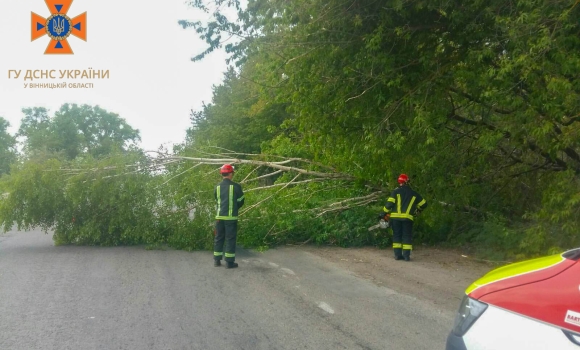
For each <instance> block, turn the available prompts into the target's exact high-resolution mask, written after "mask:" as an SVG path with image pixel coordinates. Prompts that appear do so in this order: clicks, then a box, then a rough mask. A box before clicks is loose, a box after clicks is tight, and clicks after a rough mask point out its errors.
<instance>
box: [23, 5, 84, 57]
mask: <svg viewBox="0 0 580 350" xmlns="http://www.w3.org/2000/svg"><path fill="white" fill-rule="evenodd" d="M73 1H74V0H44V2H45V3H46V6H48V10H49V11H50V16H49V17H48V18H44V17H42V16H40V15H37V14H36V13H34V12H31V13H32V28H31V29H32V40H31V41H34V40H36V39H39V38H41V37H43V36H44V35H48V36H49V37H50V42H49V43H48V47H47V48H46V51H45V52H44V54H45V55H50V54H52V55H67V54H68V55H73V54H74V53H73V50H72V48H71V47H70V45H69V43H68V40H67V39H68V37H69V36H70V35H71V34H72V35H74V36H76V37H77V38H79V39H82V40H84V41H87V13H86V12H84V13H82V14H80V15H78V16H76V17H74V18H73V19H71V18H70V17H69V16H68V14H67V13H68V10H69V8H70V6H71V5H72V2H73Z"/></svg>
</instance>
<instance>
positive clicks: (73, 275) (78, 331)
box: [0, 232, 457, 350]
mask: <svg viewBox="0 0 580 350" xmlns="http://www.w3.org/2000/svg"><path fill="white" fill-rule="evenodd" d="M237 261H238V262H239V263H240V267H239V268H238V269H232V270H227V269H225V268H224V267H219V268H218V267H213V264H212V253H211V252H184V251H173V250H168V251H160V250H153V251H147V250H145V249H144V248H142V247H115V248H99V247H75V246H64V247H55V246H54V245H53V242H52V238H51V235H46V234H43V233H41V232H22V233H16V232H10V233H8V234H6V235H4V236H0V349H2V350H9V349H23V350H32V349H55V350H56V349H58V350H65V349H74V350H91V349H119V350H121V349H136V350H145V349H162V350H169V349H171V350H177V349H188V350H189V349H204V350H207V349H219V350H227V349H247V350H255V349H268V350H274V349H292V350H294V349H317V350H319V349H332V350H334V349H377V350H385V349H397V350H400V349H413V350H420V349H429V350H432V349H444V348H445V339H446V337H447V333H448V332H449V330H450V327H451V326H452V324H453V317H454V313H455V309H446V310H442V309H441V308H440V307H439V308H438V307H435V305H433V303H430V302H427V301H424V300H421V299H419V298H415V297H413V296H409V295H403V294H400V293H397V292H395V291H394V290H392V289H390V288H388V286H386V287H380V286H377V285H375V284H373V283H372V282H370V281H368V280H366V279H362V278H358V277H356V276H354V275H353V274H351V273H349V272H348V271H346V270H343V269H341V268H339V267H337V265H335V264H332V263H330V262H328V260H325V259H322V258H321V257H318V256H316V255H314V254H311V253H308V252H307V251H304V250H300V249H279V250H271V251H268V252H266V253H264V254H262V253H253V252H248V251H239V252H238V258H237ZM393 263H398V262H395V261H393ZM418 288H421V287H419V286H418ZM423 288H424V287H423ZM453 297H457V296H453ZM452 305H455V302H453V303H452Z"/></svg>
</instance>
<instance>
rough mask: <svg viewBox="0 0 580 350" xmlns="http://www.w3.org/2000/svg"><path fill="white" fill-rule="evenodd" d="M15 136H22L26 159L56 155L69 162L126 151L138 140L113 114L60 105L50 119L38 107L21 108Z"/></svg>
mask: <svg viewBox="0 0 580 350" xmlns="http://www.w3.org/2000/svg"><path fill="white" fill-rule="evenodd" d="M22 113H23V114H24V118H23V119H22V122H21V125H20V128H19V130H18V134H17V136H19V137H24V138H25V140H24V151H25V154H26V155H27V156H28V157H38V158H44V157H45V156H46V154H52V155H55V154H60V155H61V159H63V160H64V159H65V160H73V159H75V158H77V157H78V156H81V155H91V156H93V157H102V156H106V155H108V154H109V153H112V152H114V151H116V150H126V149H127V148H128V147H131V145H133V144H134V143H135V142H137V141H139V140H140V137H139V131H138V130H135V129H133V128H132V127H131V126H130V125H128V124H127V123H126V122H125V120H123V119H122V118H120V117H119V116H118V115H117V114H115V113H110V112H107V111H106V110H104V109H102V108H100V107H98V106H94V107H93V106H88V105H82V106H77V105H76V104H72V105H69V104H64V105H63V106H62V107H61V108H60V110H58V111H57V112H56V113H55V115H54V118H50V116H49V115H48V111H47V110H46V109H45V108H42V107H34V108H24V109H23V110H22Z"/></svg>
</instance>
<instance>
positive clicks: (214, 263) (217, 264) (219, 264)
mask: <svg viewBox="0 0 580 350" xmlns="http://www.w3.org/2000/svg"><path fill="white" fill-rule="evenodd" d="M213 266H215V267H218V266H222V262H221V261H219V260H214V261H213Z"/></svg>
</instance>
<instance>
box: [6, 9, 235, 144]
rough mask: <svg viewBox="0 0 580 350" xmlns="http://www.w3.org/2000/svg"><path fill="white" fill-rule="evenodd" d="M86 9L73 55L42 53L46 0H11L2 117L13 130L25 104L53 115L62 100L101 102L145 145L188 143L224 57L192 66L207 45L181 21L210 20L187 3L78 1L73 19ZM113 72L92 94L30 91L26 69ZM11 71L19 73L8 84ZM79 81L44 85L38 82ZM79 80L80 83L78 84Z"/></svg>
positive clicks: (218, 55) (223, 67)
mask: <svg viewBox="0 0 580 350" xmlns="http://www.w3.org/2000/svg"><path fill="white" fill-rule="evenodd" d="M85 11H86V12H87V29H88V30H87V41H86V42H85V41H83V40H81V39H79V38H77V37H74V36H72V35H71V36H70V37H69V39H68V42H69V44H70V46H71V48H72V50H73V51H74V55H44V51H45V50H46V47H47V45H48V43H49V41H50V38H49V37H48V36H46V35H45V36H43V37H41V38H39V39H37V40H35V41H33V42H31V24H30V22H31V12H35V13H36V14H38V15H40V16H42V17H44V18H47V17H49V16H50V13H49V10H48V8H47V6H46V4H45V1H44V0H20V1H5V3H4V8H3V14H4V15H3V17H2V20H1V21H0V33H2V50H1V55H0V116H3V117H4V118H6V119H7V120H8V121H9V122H10V124H11V129H10V130H9V131H10V132H11V133H14V132H15V131H16V130H17V129H18V127H19V125H20V120H21V118H22V113H21V109H22V108H23V107H34V106H39V107H40V106H42V107H46V108H48V109H50V111H51V115H52V113H54V111H56V110H57V109H58V108H59V107H60V106H61V105H62V104H64V103H67V102H68V103H77V104H90V105H99V106H100V107H102V108H104V109H106V110H108V111H110V112H114V113H118V114H119V115H120V116H121V117H122V118H124V119H125V120H126V121H127V122H128V123H129V124H130V125H131V126H133V127H134V128H137V129H139V131H140V132H141V138H142V143H141V146H142V147H143V148H145V149H157V148H158V147H159V145H161V144H162V143H164V144H167V143H169V144H168V145H170V144H171V143H178V142H181V141H183V139H184V137H185V130H186V129H187V128H188V127H189V123H190V121H189V114H190V110H191V109H195V110H197V109H199V108H200V107H201V105H202V102H204V101H205V102H210V101H211V93H212V89H211V87H212V85H218V84H220V83H221V80H222V77H223V73H224V72H225V70H226V63H225V57H226V56H225V54H224V53H223V52H221V51H220V52H215V53H213V54H212V55H210V56H207V57H206V59H205V60H203V61H202V62H192V61H191V57H193V56H195V55H196V54H198V53H200V52H201V51H202V50H203V49H204V48H205V44H204V43H203V42H202V41H201V40H200V39H199V38H198V37H197V35H196V33H195V31H194V30H193V29H187V30H185V29H183V28H182V27H181V26H179V25H178V24H177V21H178V20H180V19H207V18H208V15H205V14H202V13H200V12H199V11H196V10H193V9H192V8H190V7H188V6H187V5H186V4H185V0H163V1H153V0H140V1H136V0H123V1H118V0H100V1H89V0H74V1H73V3H72V6H71V8H70V9H69V11H68V16H69V17H70V18H74V17H76V16H77V15H79V14H81V13H83V12H85ZM88 68H93V69H95V70H109V72H110V78H109V79H107V80H99V79H95V80H92V81H91V82H92V83H93V85H94V88H93V89H79V90H77V89H68V88H67V89H55V90H53V89H30V88H24V83H31V81H29V80H27V81H24V75H25V72H26V70H28V69H30V70H36V69H38V70H40V69H46V70H51V69H54V70H56V73H57V77H60V73H58V71H59V70H69V69H73V70H74V69H79V70H83V69H88ZM9 70H21V71H22V73H21V75H20V77H19V78H18V79H9V78H8V71H9ZM64 81H66V82H75V81H74V80H73V79H64V80H63V81H61V80H59V79H56V80H52V79H49V80H42V81H33V83H49V82H55V83H58V82H64ZM79 82H80V81H79Z"/></svg>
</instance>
